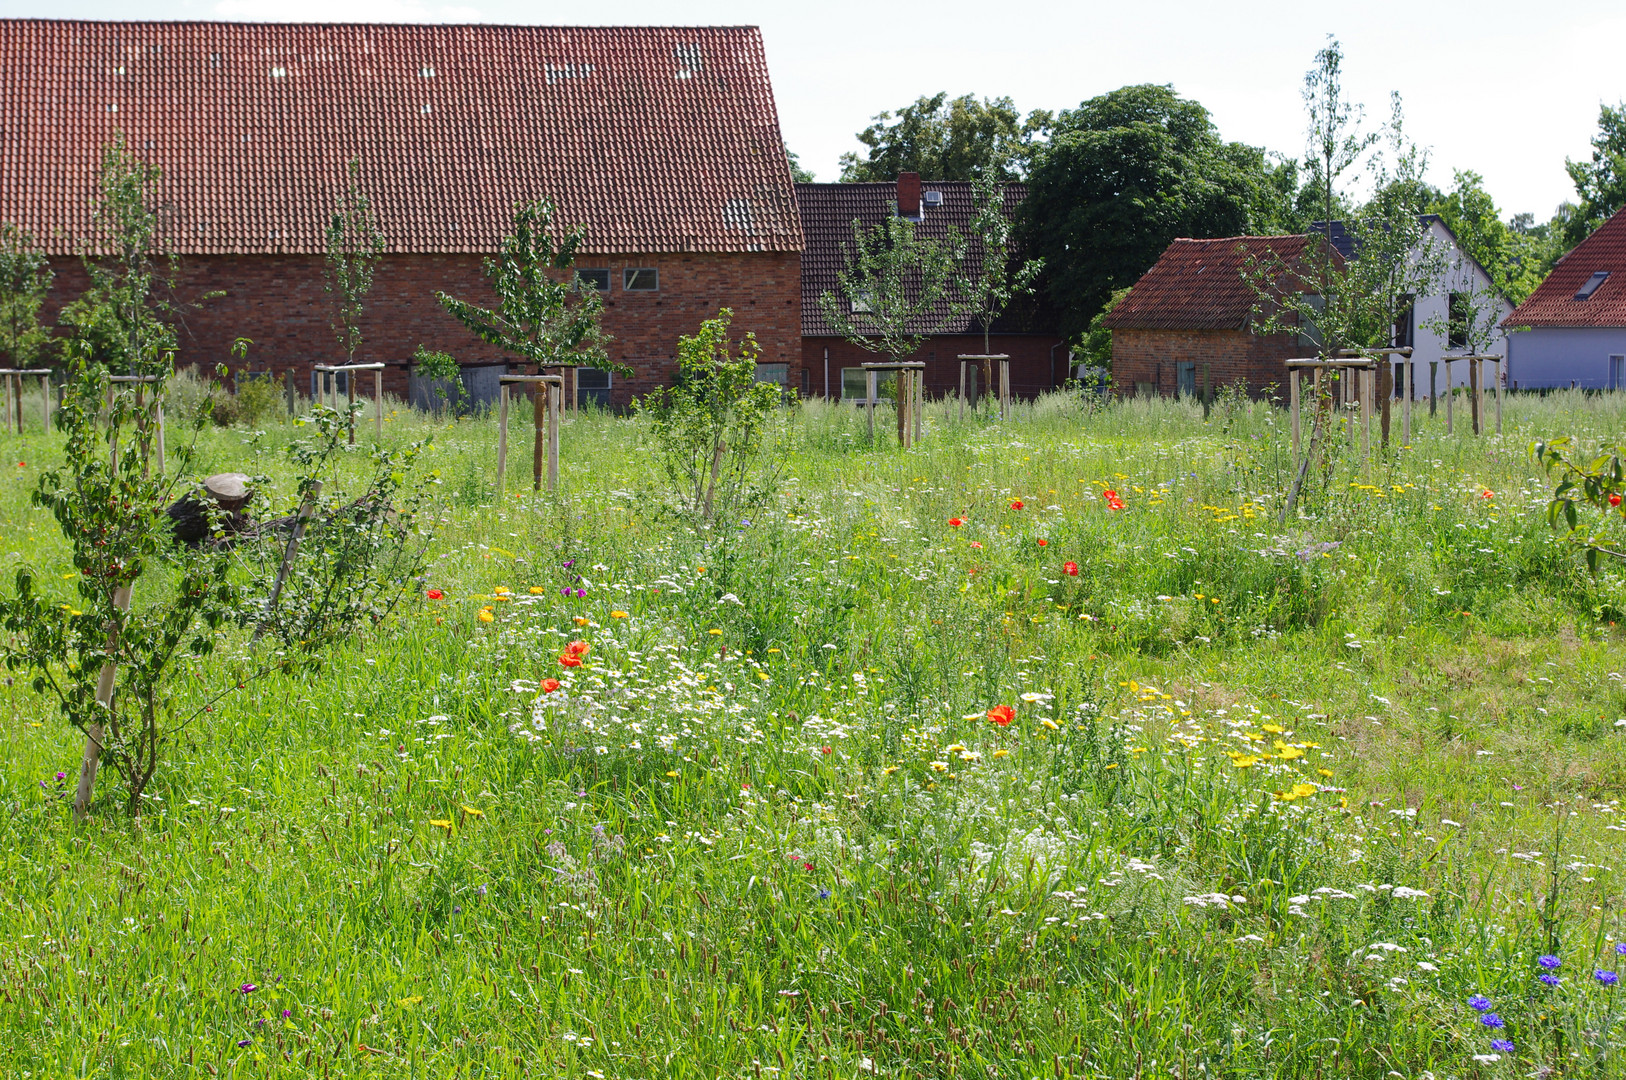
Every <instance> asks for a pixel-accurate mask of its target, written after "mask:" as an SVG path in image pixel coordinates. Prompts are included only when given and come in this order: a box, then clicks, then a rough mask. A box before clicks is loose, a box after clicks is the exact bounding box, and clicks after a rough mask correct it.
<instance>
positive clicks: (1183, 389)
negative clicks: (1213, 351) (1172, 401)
mask: <svg viewBox="0 0 1626 1080" xmlns="http://www.w3.org/2000/svg"><path fill="white" fill-rule="evenodd" d="M1174 374H1175V385H1174V393H1175V396H1176V397H1196V396H1197V362H1196V361H1194V360H1184V361H1181V362H1180V363H1178V364H1176V365H1175V366H1174Z"/></svg>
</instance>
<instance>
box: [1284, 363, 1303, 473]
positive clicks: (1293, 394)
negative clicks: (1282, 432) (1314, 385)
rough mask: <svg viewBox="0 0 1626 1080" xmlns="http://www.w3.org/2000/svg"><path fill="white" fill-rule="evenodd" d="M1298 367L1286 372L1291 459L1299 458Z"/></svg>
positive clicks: (1296, 459)
mask: <svg viewBox="0 0 1626 1080" xmlns="http://www.w3.org/2000/svg"><path fill="white" fill-rule="evenodd" d="M1299 379H1300V377H1299V369H1298V368H1290V369H1289V370H1288V372H1287V408H1288V412H1289V414H1290V415H1291V416H1292V418H1293V460H1294V461H1298V459H1299V393H1300V391H1299Z"/></svg>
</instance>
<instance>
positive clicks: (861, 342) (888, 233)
mask: <svg viewBox="0 0 1626 1080" xmlns="http://www.w3.org/2000/svg"><path fill="white" fill-rule="evenodd" d="M897 209H898V208H897V205H896V204H894V205H893V206H892V211H891V213H889V214H888V215H887V218H886V220H885V221H883V222H881V223H880V224H878V225H874V226H871V227H868V228H866V227H865V226H864V224H863V223H862V222H859V221H856V220H855V221H854V222H853V241H852V245H851V246H850V247H845V248H844V250H843V253H842V254H843V259H844V262H845V265H844V266H843V267H842V269H841V270H840V271H838V272H837V275H836V279H837V281H838V282H839V283H840V285H841V292H840V294H839V295H838V294H836V293H832V292H826V293H824V294H823V295H822V296H820V297H819V307H820V309H821V310H822V311H823V312H824V317H825V318H826V319H828V320H829V322H830V325H831V326H832V327H833V328H834V329H835V331H836V333H838V334H840V335H841V336H842V337H844V338H846V339H847V340H848V341H850V342H852V343H853V344H854V345H857V346H858V347H859V348H861V349H866V350H868V351H870V352H874V353H880V354H882V355H884V356H886V357H888V358H890V359H892V360H902V359H903V358H905V357H908V356H912V355H914V353H915V351H916V350H918V349H919V348H920V343H921V342H922V341H924V340H925V338H926V335H928V334H931V333H933V332H935V331H936V330H938V329H939V328H940V327H942V326H943V325H945V324H946V323H948V322H949V321H950V320H951V319H953V318H954V317H955V316H956V315H958V314H960V313H962V311H963V309H962V308H960V307H959V306H957V304H956V302H955V300H954V297H953V296H952V290H953V285H954V276H955V272H956V270H957V269H958V267H959V262H960V258H961V255H962V253H963V250H964V248H963V242H962V241H961V238H960V235H959V233H958V232H957V231H955V230H950V232H949V235H948V237H947V238H946V239H945V240H942V241H937V240H932V239H930V238H928V237H923V236H921V235H919V233H917V232H916V230H915V224H914V222H912V221H910V220H908V219H907V218H903V217H899V216H898V212H897Z"/></svg>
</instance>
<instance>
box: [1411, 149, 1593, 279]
mask: <svg viewBox="0 0 1626 1080" xmlns="http://www.w3.org/2000/svg"><path fill="white" fill-rule="evenodd" d="M1428 209H1429V212H1430V213H1434V214H1438V215H1440V220H1442V221H1444V222H1445V224H1446V226H1447V227H1448V228H1449V229H1450V230H1451V231H1452V232H1453V233H1455V234H1456V237H1457V239H1458V240H1459V241H1461V242H1462V246H1463V249H1464V250H1465V251H1467V253H1468V254H1469V255H1472V256H1473V257H1474V258H1475V259H1476V260H1478V262H1479V264H1480V265H1481V266H1483V267H1484V268H1485V271H1486V272H1487V273H1489V274H1490V276H1491V278H1492V279H1493V280H1494V281H1495V282H1496V286H1497V288H1499V289H1500V290H1501V291H1502V292H1503V293H1504V294H1506V296H1507V297H1508V299H1510V300H1512V301H1513V302H1514V303H1515V304H1517V303H1520V302H1522V301H1523V300H1524V299H1525V297H1527V296H1529V295H1530V294H1531V293H1532V292H1534V291H1535V288H1536V286H1537V285H1540V284H1541V282H1542V279H1543V278H1545V277H1546V276H1547V272H1548V271H1549V270H1551V269H1552V267H1553V263H1555V262H1557V261H1558V257H1559V256H1560V255H1561V254H1563V244H1562V231H1563V230H1562V229H1554V228H1552V227H1550V225H1547V224H1543V225H1537V224H1536V223H1535V219H1534V216H1533V215H1530V214H1519V215H1515V216H1514V217H1512V218H1510V219H1508V220H1506V221H1504V220H1503V219H1502V217H1501V213H1500V211H1498V210H1497V208H1496V202H1495V200H1494V199H1492V198H1491V195H1490V192H1488V191H1486V190H1485V180H1484V177H1482V176H1480V175H1479V174H1478V173H1476V172H1472V171H1470V170H1465V169H1458V170H1455V171H1454V173H1453V183H1452V187H1451V190H1450V191H1447V192H1443V193H1441V194H1440V195H1439V197H1438V198H1436V199H1434V200H1433V201H1432V202H1430V204H1429V207H1428Z"/></svg>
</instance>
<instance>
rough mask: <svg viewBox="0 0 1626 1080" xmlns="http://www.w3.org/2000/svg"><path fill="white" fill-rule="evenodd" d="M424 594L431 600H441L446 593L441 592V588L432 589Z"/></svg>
mask: <svg viewBox="0 0 1626 1080" xmlns="http://www.w3.org/2000/svg"><path fill="white" fill-rule="evenodd" d="M424 595H425V596H427V597H429V599H431V600H439V599H440V598H441V597H443V596H445V595H446V594H445V593H443V592H441V591H440V590H439V589H430V590H429V591H428V592H426V593H424Z"/></svg>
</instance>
